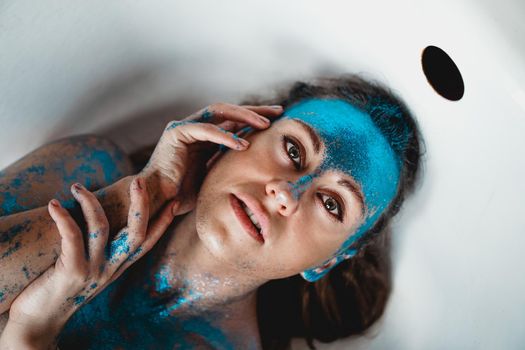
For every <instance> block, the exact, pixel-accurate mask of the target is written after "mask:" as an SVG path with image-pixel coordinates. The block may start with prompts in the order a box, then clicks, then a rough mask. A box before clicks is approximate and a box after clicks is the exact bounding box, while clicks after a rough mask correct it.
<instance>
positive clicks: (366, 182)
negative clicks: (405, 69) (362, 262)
mask: <svg viewBox="0 0 525 350" xmlns="http://www.w3.org/2000/svg"><path fill="white" fill-rule="evenodd" d="M282 118H284V119H299V120H301V121H303V122H305V123H307V124H308V125H310V126H311V127H312V128H314V130H316V131H317V133H318V134H319V136H320V138H321V140H322V141H323V143H324V145H325V148H326V150H325V154H324V159H323V162H322V164H321V165H320V167H319V168H318V169H316V173H315V174H312V175H311V176H312V178H313V177H315V176H317V175H318V174H322V173H324V172H327V171H333V170H336V171H341V172H343V173H345V174H347V175H349V176H351V177H352V178H353V179H354V180H355V181H356V182H357V184H358V185H359V186H360V188H361V191H362V193H363V196H364V201H365V203H364V204H365V208H364V209H365V210H364V222H363V223H362V224H361V226H359V227H358V229H357V230H356V232H355V233H354V234H352V235H350V237H349V238H348V239H347V241H346V242H344V244H343V245H342V246H341V248H340V249H339V250H338V251H337V252H336V254H335V255H339V254H343V253H347V254H355V250H353V249H349V247H351V246H352V244H353V243H355V242H356V241H357V240H358V239H359V238H361V236H362V235H363V234H364V233H365V232H366V231H367V230H368V229H370V227H371V226H372V225H373V224H374V223H375V222H376V221H377V219H378V218H379V216H380V215H381V214H382V213H383V211H384V210H385V208H387V206H388V205H389V204H390V202H391V201H392V199H393V198H394V196H395V194H396V192H397V187H398V182H399V177H400V173H399V172H400V167H401V165H400V160H399V159H398V157H397V156H396V154H395V153H394V151H393V149H392V147H391V146H390V145H389V143H388V141H387V139H386V138H385V136H384V135H383V134H382V133H381V131H380V130H379V128H378V127H377V126H376V125H375V124H374V122H373V121H372V119H371V117H370V116H369V115H368V114H367V113H365V112H363V111H361V110H359V109H358V108H356V107H354V106H353V105H351V104H350V103H348V102H346V101H344V100H340V99H307V100H304V101H301V102H299V103H297V104H295V105H293V106H291V107H290V108H287V109H286V110H285V111H284V113H283V116H282ZM311 180H312V179H311V178H310V179H304V177H302V178H301V179H299V181H297V182H296V183H295V184H291V186H292V193H294V195H300V194H302V193H304V192H305V191H306V190H307V188H308V187H309V184H311ZM334 266H335V265H334ZM327 272H328V269H327V270H326V271H325V273H327ZM304 274H306V276H305V275H304ZM304 274H303V277H305V278H307V279H308V280H316V279H318V278H320V277H322V276H320V275H319V274H317V273H315V272H314V271H313V270H307V271H306V272H305V273H304Z"/></svg>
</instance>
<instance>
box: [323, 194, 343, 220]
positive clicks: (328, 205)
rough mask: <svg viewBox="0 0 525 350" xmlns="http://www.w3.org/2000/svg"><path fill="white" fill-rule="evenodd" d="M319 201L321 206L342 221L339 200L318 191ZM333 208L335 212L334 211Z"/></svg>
mask: <svg viewBox="0 0 525 350" xmlns="http://www.w3.org/2000/svg"><path fill="white" fill-rule="evenodd" d="M319 195H320V198H321V202H322V203H323V207H324V208H325V209H326V210H327V211H328V212H329V213H330V214H331V215H333V216H335V217H336V218H337V219H338V220H339V221H342V216H343V214H342V210H341V205H340V204H339V202H338V201H337V200H336V199H335V198H334V197H332V196H328V195H326V194H324V193H320V194H319ZM334 210H335V212H334Z"/></svg>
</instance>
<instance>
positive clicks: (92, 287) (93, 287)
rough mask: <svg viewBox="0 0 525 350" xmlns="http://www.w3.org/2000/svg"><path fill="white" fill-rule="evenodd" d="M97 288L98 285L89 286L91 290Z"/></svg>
mask: <svg viewBox="0 0 525 350" xmlns="http://www.w3.org/2000/svg"><path fill="white" fill-rule="evenodd" d="M97 286H98V284H96V283H92V284H91V285H90V286H89V288H91V289H95V288H97Z"/></svg>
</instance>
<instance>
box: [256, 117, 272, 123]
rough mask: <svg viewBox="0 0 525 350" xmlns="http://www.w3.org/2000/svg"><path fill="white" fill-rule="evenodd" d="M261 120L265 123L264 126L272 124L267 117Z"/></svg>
mask: <svg viewBox="0 0 525 350" xmlns="http://www.w3.org/2000/svg"><path fill="white" fill-rule="evenodd" d="M259 119H260V120H261V121H262V122H263V123H264V124H270V120H269V119H268V118H265V117H259Z"/></svg>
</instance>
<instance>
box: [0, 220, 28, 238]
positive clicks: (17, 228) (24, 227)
mask: <svg viewBox="0 0 525 350" xmlns="http://www.w3.org/2000/svg"><path fill="white" fill-rule="evenodd" d="M30 228H31V220H25V221H24V222H22V223H20V224H16V225H13V226H11V227H10V228H9V229H8V230H7V231H6V232H2V233H0V243H5V242H8V241H11V239H13V238H14V237H15V236H17V235H18V234H19V233H21V232H26V231H28V230H29V229H30Z"/></svg>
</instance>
